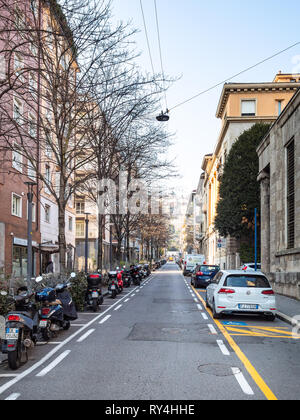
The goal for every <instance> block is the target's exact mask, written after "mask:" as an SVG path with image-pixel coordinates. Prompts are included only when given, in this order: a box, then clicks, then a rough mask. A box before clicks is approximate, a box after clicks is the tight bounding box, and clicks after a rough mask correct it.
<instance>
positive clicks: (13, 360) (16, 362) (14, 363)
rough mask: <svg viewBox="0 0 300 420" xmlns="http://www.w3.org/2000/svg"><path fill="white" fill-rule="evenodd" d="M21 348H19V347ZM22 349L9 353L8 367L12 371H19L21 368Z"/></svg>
mask: <svg viewBox="0 0 300 420" xmlns="http://www.w3.org/2000/svg"><path fill="white" fill-rule="evenodd" d="M18 347H19V346H18ZM19 353H20V349H19V348H18V349H16V350H15V351H12V352H9V353H8V355H7V356H8V366H9V368H10V369H11V370H18V369H19V367H20V366H21V354H19Z"/></svg>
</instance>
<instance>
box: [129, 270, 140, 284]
mask: <svg viewBox="0 0 300 420" xmlns="http://www.w3.org/2000/svg"><path fill="white" fill-rule="evenodd" d="M131 277H132V279H133V284H134V285H135V286H140V285H141V281H142V279H141V274H140V272H139V269H138V268H137V267H134V268H132V269H131Z"/></svg>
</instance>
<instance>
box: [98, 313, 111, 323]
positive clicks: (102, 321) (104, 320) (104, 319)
mask: <svg viewBox="0 0 300 420" xmlns="http://www.w3.org/2000/svg"><path fill="white" fill-rule="evenodd" d="M110 317H111V315H107V316H106V317H105V318H103V319H102V320H101V321H100V322H99V324H100V325H101V324H104V322H106V321H107V320H108V319H109V318H110Z"/></svg>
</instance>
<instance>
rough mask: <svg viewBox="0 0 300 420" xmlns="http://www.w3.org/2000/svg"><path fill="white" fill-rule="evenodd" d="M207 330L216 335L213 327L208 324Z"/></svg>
mask: <svg viewBox="0 0 300 420" xmlns="http://www.w3.org/2000/svg"><path fill="white" fill-rule="evenodd" d="M208 328H209V329H210V332H211V333H212V334H214V335H217V334H218V333H217V330H216V329H215V327H214V326H213V325H211V324H208Z"/></svg>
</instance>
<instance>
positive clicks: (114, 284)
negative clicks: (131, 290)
mask: <svg viewBox="0 0 300 420" xmlns="http://www.w3.org/2000/svg"><path fill="white" fill-rule="evenodd" d="M108 278H109V281H110V283H109V285H108V293H109V295H110V296H111V297H112V299H115V298H116V297H117V294H118V293H119V287H118V280H117V272H116V271H110V272H109V273H108Z"/></svg>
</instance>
